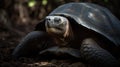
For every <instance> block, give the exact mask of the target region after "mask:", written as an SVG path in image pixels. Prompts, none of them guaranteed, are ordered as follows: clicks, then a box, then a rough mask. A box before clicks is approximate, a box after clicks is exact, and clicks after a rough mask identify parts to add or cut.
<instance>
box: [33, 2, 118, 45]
mask: <svg viewBox="0 0 120 67" xmlns="http://www.w3.org/2000/svg"><path fill="white" fill-rule="evenodd" d="M49 16H65V17H70V18H72V19H74V20H75V21H76V22H75V23H77V24H78V25H81V26H84V27H86V28H88V29H90V30H93V31H95V32H97V33H99V34H101V35H103V36H104V37H106V38H107V39H109V40H110V41H112V42H113V43H114V44H115V45H116V46H119V45H120V21H119V20H118V19H117V18H116V17H115V16H114V15H113V14H112V13H111V12H110V11H109V10H108V9H107V8H104V7H102V6H99V5H96V4H92V3H68V4H64V5H61V6H59V7H58V8H56V9H55V10H53V11H52V12H51V13H50V14H49ZM44 24H45V19H43V20H42V21H41V22H40V23H39V24H38V25H37V26H36V28H35V30H41V31H46V30H45V26H44Z"/></svg>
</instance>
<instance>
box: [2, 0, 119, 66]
mask: <svg viewBox="0 0 120 67" xmlns="http://www.w3.org/2000/svg"><path fill="white" fill-rule="evenodd" d="M119 1H120V0H0V67H41V66H46V67H48V66H49V67H51V66H53V67H58V66H59V67H68V66H71V67H72V66H73V67H80V66H81V67H86V66H85V65H84V64H83V63H80V62H71V61H70V60H59V61H58V60H45V61H44V60H41V61H40V60H38V59H37V58H20V59H18V60H16V59H13V58H12V57H11V53H12V51H13V49H14V48H15V47H16V46H17V44H18V43H19V42H20V40H21V38H22V37H24V36H25V35H26V34H27V33H29V32H30V31H32V30H33V29H34V26H35V25H36V24H37V23H39V21H40V20H41V19H42V18H44V17H45V16H46V15H48V14H49V13H50V12H51V11H52V10H53V9H55V8H57V7H58V6H59V5H62V4H65V3H69V2H92V3H96V4H99V5H101V6H104V7H106V8H108V9H109V10H110V11H111V12H112V13H113V14H114V15H115V16H116V17H117V18H118V19H120V8H119V7H120V5H119V3H120V2H119ZM30 3H35V5H33V6H30V5H29V4H30Z"/></svg>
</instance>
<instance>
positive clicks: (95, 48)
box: [80, 38, 120, 67]
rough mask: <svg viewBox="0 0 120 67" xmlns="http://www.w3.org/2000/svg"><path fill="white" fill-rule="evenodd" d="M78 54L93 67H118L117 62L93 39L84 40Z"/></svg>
mask: <svg viewBox="0 0 120 67" xmlns="http://www.w3.org/2000/svg"><path fill="white" fill-rule="evenodd" d="M80 52H81V55H82V58H84V59H85V60H86V61H87V62H88V63H89V64H91V65H92V66H93V67H120V66H119V63H118V61H117V60H116V59H115V58H114V57H113V56H112V55H111V54H110V53H109V52H108V51H106V50H104V49H103V48H101V47H100V46H99V45H98V44H97V42H96V41H94V40H93V39H90V38H88V39H85V40H84V41H83V43H82V45H81V48H80Z"/></svg>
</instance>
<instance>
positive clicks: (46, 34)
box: [12, 3, 120, 67]
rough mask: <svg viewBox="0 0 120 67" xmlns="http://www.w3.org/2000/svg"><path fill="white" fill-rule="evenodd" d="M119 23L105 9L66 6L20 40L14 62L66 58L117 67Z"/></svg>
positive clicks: (77, 5)
mask: <svg viewBox="0 0 120 67" xmlns="http://www.w3.org/2000/svg"><path fill="white" fill-rule="evenodd" d="M119 49H120V21H119V20H118V19H117V18H116V17H115V16H114V15H113V14H112V13H111V12H110V11H109V10H108V9H107V8H105V7H102V6H99V5H96V4H92V3H68V4H64V5H61V6H59V7H58V8H56V9H55V10H53V11H52V12H51V13H50V14H49V15H48V16H46V17H45V18H44V19H43V20H41V22H40V23H39V24H37V25H36V27H35V30H34V31H32V32H30V33H29V34H28V35H27V36H25V37H24V38H23V40H22V41H21V42H20V44H19V45H18V46H17V47H16V48H15V50H14V51H13V53H12V55H13V56H14V57H16V58H19V57H29V56H37V55H39V56H40V55H41V54H45V53H52V54H55V55H56V56H59V55H62V54H63V55H64V54H68V55H69V56H73V57H75V58H78V59H82V60H84V61H85V62H86V63H88V64H90V65H92V66H93V67H119V62H118V58H119V56H120V52H119V51H120V50H119Z"/></svg>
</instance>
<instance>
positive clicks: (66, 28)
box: [45, 16, 72, 40]
mask: <svg viewBox="0 0 120 67" xmlns="http://www.w3.org/2000/svg"><path fill="white" fill-rule="evenodd" d="M45 26H46V31H47V32H48V33H49V34H51V35H52V36H55V37H58V38H61V39H64V40H65V39H66V38H67V39H71V38H69V37H71V35H72V32H71V31H72V30H71V26H70V23H69V20H68V19H67V18H66V17H63V16H47V17H46V20H45Z"/></svg>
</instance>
